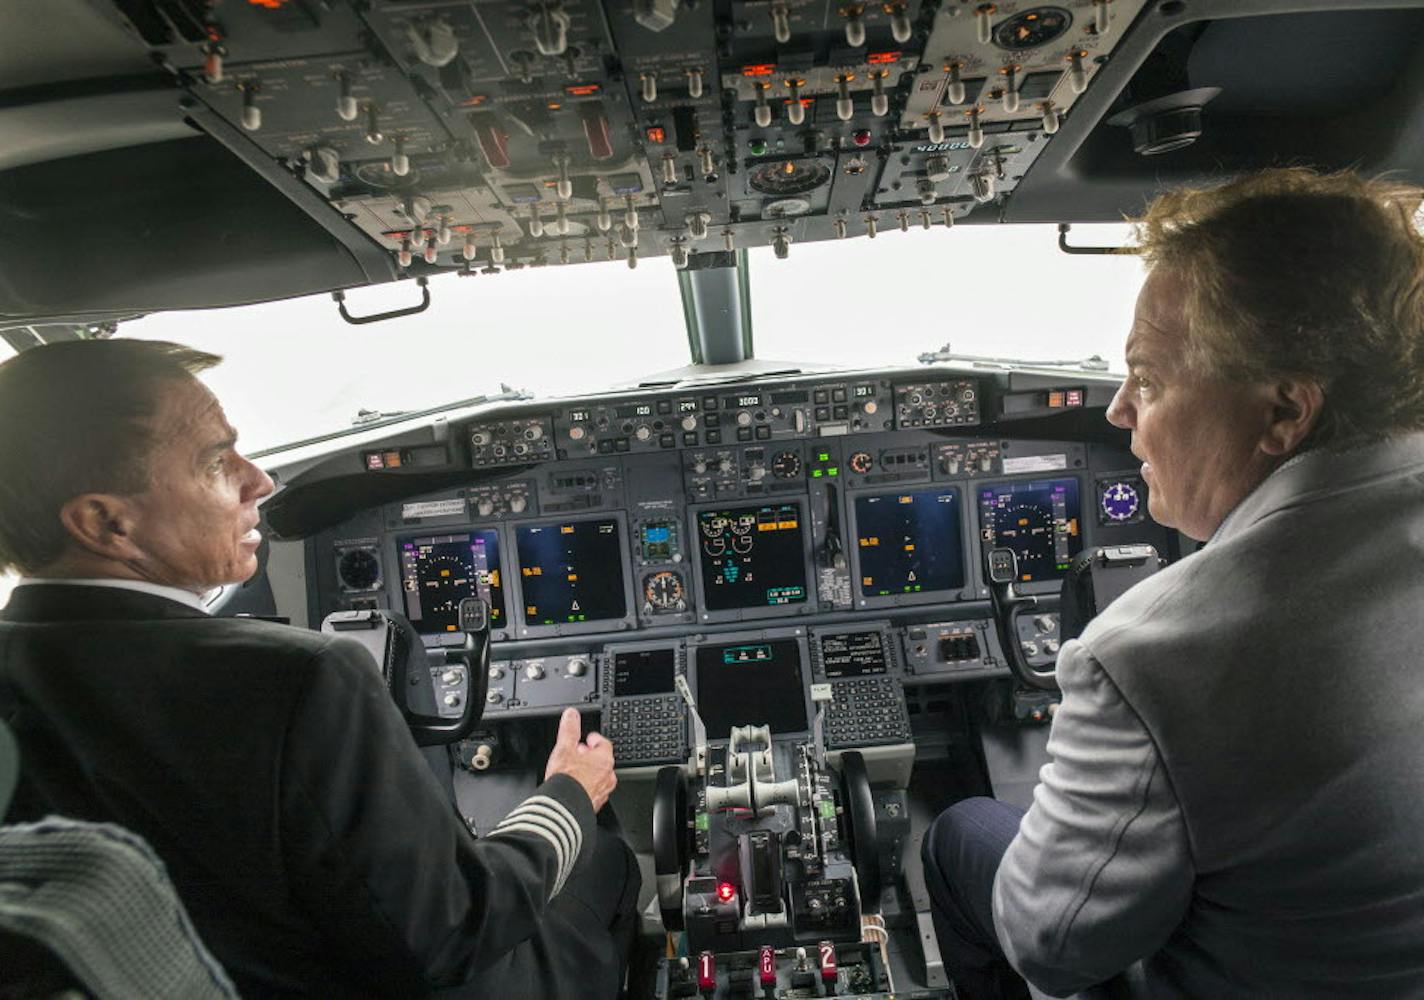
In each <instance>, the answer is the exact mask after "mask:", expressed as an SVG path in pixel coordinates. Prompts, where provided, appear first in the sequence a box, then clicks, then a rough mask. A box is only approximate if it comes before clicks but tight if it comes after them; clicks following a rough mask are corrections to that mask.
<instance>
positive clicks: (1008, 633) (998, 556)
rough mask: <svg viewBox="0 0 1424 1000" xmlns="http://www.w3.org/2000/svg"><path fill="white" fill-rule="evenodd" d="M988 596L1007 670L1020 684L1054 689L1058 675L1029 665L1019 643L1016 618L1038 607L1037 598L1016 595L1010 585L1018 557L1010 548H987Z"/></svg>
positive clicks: (1016, 573) (1017, 568)
mask: <svg viewBox="0 0 1424 1000" xmlns="http://www.w3.org/2000/svg"><path fill="white" fill-rule="evenodd" d="M987 558H988V569H989V572H988V577H989V586H990V595H991V599H992V602H993V605H994V621H995V622H997V623H998V626H999V643H1000V645H1002V646H1003V647H1004V658H1005V659H1007V660H1008V661H1009V669H1010V670H1012V671H1013V673H1014V676H1015V677H1016V678H1018V680H1019V682H1020V683H1021V684H1025V685H1027V686H1028V687H1033V688H1039V689H1041V690H1044V691H1057V690H1058V677H1057V675H1056V673H1055V671H1054V668H1053V667H1049V668H1048V669H1047V670H1040V669H1038V668H1036V667H1033V666H1030V665H1029V662H1028V657H1026V656H1025V655H1024V651H1023V649H1022V647H1021V646H1020V645H1019V638H1018V635H1019V617H1020V616H1021V615H1022V614H1023V613H1024V612H1026V611H1032V610H1034V609H1036V608H1038V607H1039V602H1040V600H1041V599H1040V597H1038V596H1036V595H1032V594H1020V593H1019V592H1018V589H1017V588H1016V587H1015V586H1014V582H1015V581H1016V580H1018V578H1019V557H1018V554H1017V553H1015V552H1014V550H1013V549H1007V548H999V549H990V550H989V554H988V557H987Z"/></svg>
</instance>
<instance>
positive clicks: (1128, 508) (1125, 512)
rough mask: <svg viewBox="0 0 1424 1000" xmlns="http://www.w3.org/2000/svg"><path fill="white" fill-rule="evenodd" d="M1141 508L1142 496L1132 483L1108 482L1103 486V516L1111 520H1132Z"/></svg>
mask: <svg viewBox="0 0 1424 1000" xmlns="http://www.w3.org/2000/svg"><path fill="white" fill-rule="evenodd" d="M1141 508H1142V496H1141V494H1140V493H1139V492H1138V490H1137V487H1136V486H1134V485H1133V484H1132V483H1128V482H1117V483H1108V484H1107V485H1106V486H1104V487H1103V494H1102V511H1103V517H1105V518H1107V519H1108V520H1109V521H1115V522H1119V523H1121V522H1124V521H1131V520H1132V519H1133V518H1135V517H1136V516H1137V512H1138V511H1139V510H1140V509H1141Z"/></svg>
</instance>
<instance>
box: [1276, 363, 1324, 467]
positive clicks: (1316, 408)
mask: <svg viewBox="0 0 1424 1000" xmlns="http://www.w3.org/2000/svg"><path fill="white" fill-rule="evenodd" d="M1270 404H1271V415H1270V418H1269V420H1268V422H1267V424H1266V430H1265V433H1264V434H1262V435H1261V440H1260V448H1261V450H1262V451H1263V452H1265V453H1266V454H1267V455H1276V456H1289V455H1290V454H1292V453H1293V452H1295V450H1296V449H1297V448H1299V447H1300V446H1301V443H1302V442H1304V441H1305V439H1306V438H1308V437H1309V436H1310V434H1311V432H1312V431H1314V430H1315V427H1316V425H1317V424H1319V423H1320V417H1321V414H1322V413H1323V412H1324V410H1325V390H1324V389H1323V388H1321V386H1320V383H1319V382H1317V381H1315V380H1314V379H1310V378H1296V379H1287V380H1285V381H1282V382H1277V383H1276V384H1275V385H1274V386H1272V387H1271V390H1270Z"/></svg>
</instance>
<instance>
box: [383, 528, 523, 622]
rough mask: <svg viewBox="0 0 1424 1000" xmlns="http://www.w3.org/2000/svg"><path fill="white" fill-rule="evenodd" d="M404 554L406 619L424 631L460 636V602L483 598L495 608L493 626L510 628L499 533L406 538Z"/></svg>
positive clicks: (402, 588) (401, 542)
mask: <svg viewBox="0 0 1424 1000" xmlns="http://www.w3.org/2000/svg"><path fill="white" fill-rule="evenodd" d="M397 547H398V548H399V549H400V565H401V591H402V594H403V596H404V599H405V616H406V617H407V618H409V619H410V621H411V624H413V625H414V626H415V627H416V629H418V630H419V631H421V632H455V631H457V630H458V629H459V627H460V602H461V601H462V600H464V599H465V598H467V597H479V598H482V599H483V600H484V602H485V603H486V604H488V605H489V607H490V627H492V628H501V627H503V625H504V578H503V575H502V574H501V573H500V568H499V532H497V531H494V530H492V529H491V530H487V531H472V532H469V533H465V534H458V535H435V536H427V537H423V538H406V539H402V540H401V541H400V542H398V543H397Z"/></svg>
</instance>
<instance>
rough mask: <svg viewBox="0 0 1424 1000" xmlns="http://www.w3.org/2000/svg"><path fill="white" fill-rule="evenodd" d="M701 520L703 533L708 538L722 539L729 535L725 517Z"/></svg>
mask: <svg viewBox="0 0 1424 1000" xmlns="http://www.w3.org/2000/svg"><path fill="white" fill-rule="evenodd" d="M699 520H701V521H702V533H703V534H704V535H706V536H707V537H708V538H721V537H722V536H723V535H725V534H726V533H727V519H726V518H725V517H709V518H705V519H699Z"/></svg>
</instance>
